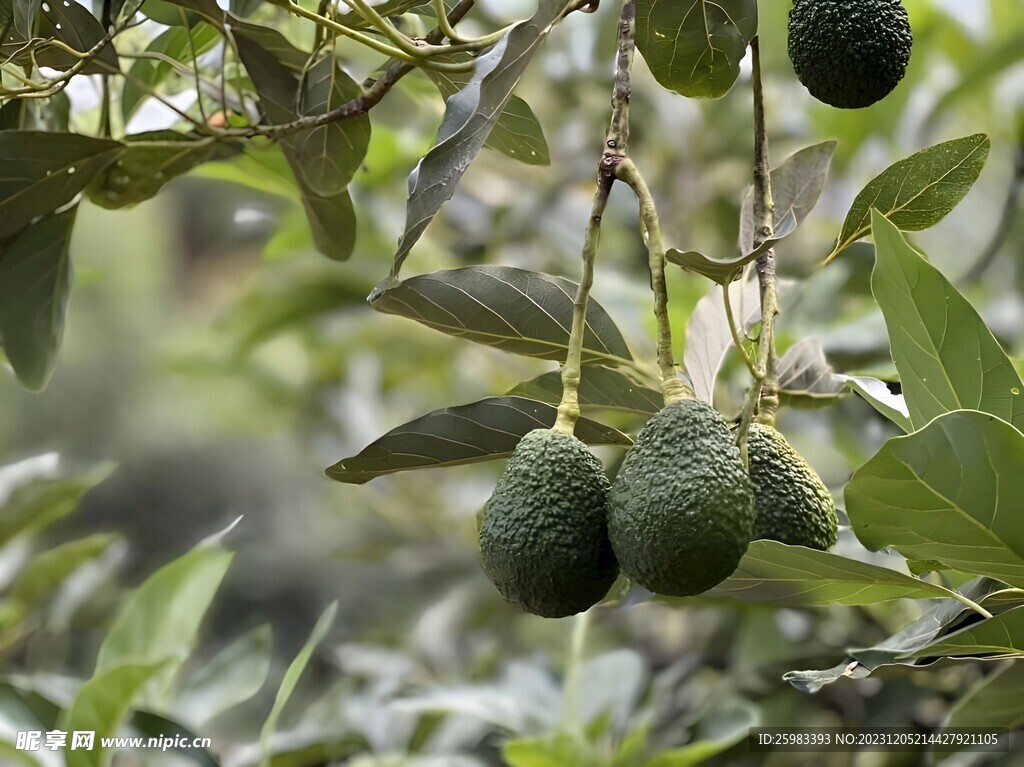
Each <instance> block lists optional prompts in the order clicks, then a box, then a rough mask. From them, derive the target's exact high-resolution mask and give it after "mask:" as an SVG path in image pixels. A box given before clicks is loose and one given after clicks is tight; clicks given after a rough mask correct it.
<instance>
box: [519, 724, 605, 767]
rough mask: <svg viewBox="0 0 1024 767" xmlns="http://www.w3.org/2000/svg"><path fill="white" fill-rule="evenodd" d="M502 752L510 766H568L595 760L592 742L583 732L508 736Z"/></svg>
mask: <svg viewBox="0 0 1024 767" xmlns="http://www.w3.org/2000/svg"><path fill="white" fill-rule="evenodd" d="M501 755H502V756H503V757H504V759H505V763H506V764H507V765H509V767H565V766H566V765H569V764H578V765H585V764H594V760H595V754H594V752H593V749H592V748H591V746H590V745H589V744H588V743H587V742H586V741H584V740H583V739H582V737H580V736H574V735H572V734H570V733H567V732H554V733H552V734H550V735H548V736H546V737H543V738H519V739H516V740H507V741H505V744H504V745H503V746H502V747H501Z"/></svg>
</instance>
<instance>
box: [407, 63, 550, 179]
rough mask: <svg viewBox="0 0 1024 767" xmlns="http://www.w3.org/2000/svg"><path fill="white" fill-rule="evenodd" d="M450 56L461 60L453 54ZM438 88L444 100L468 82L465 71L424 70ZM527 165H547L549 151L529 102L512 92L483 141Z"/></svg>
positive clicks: (491, 147)
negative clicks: (462, 72)
mask: <svg viewBox="0 0 1024 767" xmlns="http://www.w3.org/2000/svg"><path fill="white" fill-rule="evenodd" d="M453 60H460V59H456V58H454V57H453ZM424 71H425V72H426V73H427V76H428V77H429V78H430V80H431V81H432V82H433V83H434V85H436V86H437V89H438V90H439V91H441V95H442V96H444V98H445V100H447V99H449V98H451V97H452V96H454V95H455V94H456V93H458V92H459V91H460V90H462V89H463V88H464V87H465V86H466V84H467V83H468V82H469V79H470V78H469V76H468V75H460V74H452V73H449V72H438V71H436V70H431V69H427V70H424ZM484 146H485V147H487V148H488V149H496V150H497V151H499V152H501V153H502V154H504V155H508V156H509V157H512V158H514V159H516V160H519V161H520V162H523V163H526V164H527V165H550V164H551V154H550V152H549V151H548V142H547V140H546V139H545V138H544V129H543V128H542V127H541V125H540V121H539V120H538V119H537V116H536V115H535V114H534V113H533V110H532V109H530V105H529V104H527V103H526V102H525V101H523V100H522V99H521V98H519V97H518V96H512V97H511V98H510V99H509V100H508V103H507V104H506V105H505V108H504V109H503V110H502V111H501V115H499V117H498V122H497V123H496V124H495V126H494V129H493V130H492V131H491V135H490V136H488V137H487V142H486V143H485V144H484Z"/></svg>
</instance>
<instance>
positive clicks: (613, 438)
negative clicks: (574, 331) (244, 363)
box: [327, 396, 630, 485]
mask: <svg viewBox="0 0 1024 767" xmlns="http://www.w3.org/2000/svg"><path fill="white" fill-rule="evenodd" d="M557 415H558V408H557V407H555V406H554V405H549V404H547V403H544V402H537V401H535V400H529V399H525V398H523V397H511V396H509V397H489V398H487V399H483V400H480V401H479V402H473V403H471V404H469V405H459V406H457V407H449V408H444V409H442V410H434V411H433V412H431V413H427V414H426V415H425V416H422V417H420V418H417V419H416V420H414V421H410V422H409V423H407V424H403V425H402V426H399V427H397V428H395V429H392V430H391V431H389V432H388V433H387V434H385V435H384V436H383V437H381V438H380V439H378V440H377V441H375V442H374V443H372V444H371V445H369V446H368V447H366V448H364V449H363V450H362V452H360V453H359V454H358V455H356V456H353V457H352V458H346V459H344V460H342V461H339V462H338V463H336V464H334V465H333V466H331V467H330V468H328V469H327V476H328V477H330V478H331V479H336V480H338V481H339V482H347V483H350V484H354V485H361V484H362V483H364V482H369V481H370V480H371V479H374V478H375V477H380V476H383V475H385V474H393V473H394V472H397V471H408V470H410V469H426V468H438V467H443V466H459V465H462V464H467V463H479V462H480V461H493V460H495V459H498V458H507V457H508V456H509V455H511V454H512V451H513V450H514V449H515V447H516V445H517V444H519V440H520V439H522V437H523V436H525V435H526V434H527V433H528V432H531V431H533V430H534V429H548V428H551V427H552V426H553V425H554V423H555V417H556V416H557ZM576 436H577V437H578V438H579V439H580V440H582V441H583V442H586V443H587V444H589V445H621V446H628V445H629V444H630V439H629V437H627V436H626V435H625V434H622V433H621V432H619V431H617V430H615V429H612V428H610V427H608V426H604V425H603V424H600V423H597V422H596V421H592V420H590V419H589V418H581V419H580V420H579V421H577V423H576Z"/></svg>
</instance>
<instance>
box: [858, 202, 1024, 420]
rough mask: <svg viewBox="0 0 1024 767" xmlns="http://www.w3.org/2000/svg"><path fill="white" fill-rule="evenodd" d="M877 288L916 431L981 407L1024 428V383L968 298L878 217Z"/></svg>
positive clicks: (873, 284)
mask: <svg viewBox="0 0 1024 767" xmlns="http://www.w3.org/2000/svg"><path fill="white" fill-rule="evenodd" d="M872 221H873V225H874V236H875V258H876V262H875V269H874V271H873V272H872V274H871V291H872V293H874V296H875V300H876V301H878V304H879V306H881V307H882V313H883V314H884V315H885V322H886V325H887V326H888V328H889V343H890V345H891V347H892V357H893V361H894V362H895V363H896V369H897V370H898V371H899V373H900V380H901V382H902V384H903V396H904V397H905V398H906V401H907V407H908V409H909V410H910V418H911V421H913V424H914V426H915V427H916V428H921V427H922V426H924V425H925V424H926V423H928V422H929V421H931V420H932V419H933V418H935V417H936V416H938V415H942V414H943V413H946V412H948V411H950V410H961V409H972V410H983V411H985V412H987V413H992V414H993V415H997V416H999V417H1000V418H1002V419H1003V420H1005V421H1009V422H1010V423H1012V424H1013V425H1014V426H1017V427H1018V428H1022V427H1024V384H1022V383H1021V380H1020V376H1019V375H1018V374H1017V371H1016V370H1015V369H1014V367H1013V363H1012V362H1011V361H1010V359H1009V357H1007V356H1006V353H1005V352H1004V351H1003V350H1002V348H1000V346H999V343H998V342H997V341H996V339H995V338H994V337H993V335H992V331H990V330H989V329H988V327H986V325H985V323H984V322H983V321H982V319H981V317H979V316H978V313H977V312H976V311H975V310H974V308H973V307H972V306H971V305H970V304H969V303H968V302H967V300H966V299H965V298H964V297H963V296H962V295H960V293H958V292H957V290H956V288H954V287H953V286H952V285H951V284H950V283H949V281H948V280H946V278H945V277H943V276H942V274H941V273H940V272H939V271H938V270H937V269H936V268H935V267H934V266H932V265H931V264H929V263H928V262H927V261H926V260H925V259H924V257H923V256H922V255H921V254H920V253H918V252H917V251H915V250H914V249H913V248H912V247H911V246H910V245H909V243H907V241H906V240H905V239H904V237H903V235H902V234H900V232H899V230H897V229H896V227H895V226H894V225H893V224H892V223H890V222H889V221H887V220H886V219H885V218H884V217H883V216H882V215H881V214H880V213H878V212H877V211H876V212H875V213H874V217H873V219H872Z"/></svg>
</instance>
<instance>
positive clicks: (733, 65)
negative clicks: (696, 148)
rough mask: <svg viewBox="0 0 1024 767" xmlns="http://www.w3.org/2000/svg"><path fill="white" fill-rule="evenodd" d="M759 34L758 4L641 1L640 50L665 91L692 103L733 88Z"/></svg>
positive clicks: (741, 1) (638, 6)
mask: <svg viewBox="0 0 1024 767" xmlns="http://www.w3.org/2000/svg"><path fill="white" fill-rule="evenodd" d="M755 34H757V0H715V1H712V0H637V3H636V47H637V49H638V50H639V51H640V53H641V54H643V57H644V61H646V62H647V66H648V67H650V69H651V73H652V74H653V75H654V77H655V79H656V80H657V81H658V82H659V83H661V85H662V86H663V87H665V88H667V89H669V90H671V91H675V92H676V93H679V94H682V95H683V96H689V97H691V98H719V97H720V96H724V95H725V94H726V93H728V92H729V89H730V88H732V85H733V83H734V82H736V78H737V77H738V76H739V73H740V60H741V59H742V58H743V57H744V55H745V54H746V52H747V46H748V45H749V44H750V41H751V40H752V39H753V37H754V35H755Z"/></svg>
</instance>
